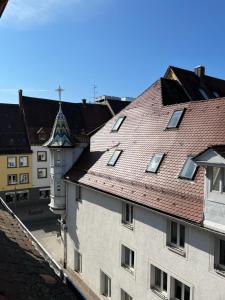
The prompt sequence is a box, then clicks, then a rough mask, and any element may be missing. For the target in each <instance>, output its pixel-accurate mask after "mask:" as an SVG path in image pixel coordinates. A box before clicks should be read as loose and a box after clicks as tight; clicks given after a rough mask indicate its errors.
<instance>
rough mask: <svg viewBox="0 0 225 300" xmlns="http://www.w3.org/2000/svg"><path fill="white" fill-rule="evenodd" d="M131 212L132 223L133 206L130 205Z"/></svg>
mask: <svg viewBox="0 0 225 300" xmlns="http://www.w3.org/2000/svg"><path fill="white" fill-rule="evenodd" d="M130 214H131V220H130V221H131V223H133V206H132V205H131V206H130Z"/></svg>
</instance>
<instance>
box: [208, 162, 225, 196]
mask: <svg viewBox="0 0 225 300" xmlns="http://www.w3.org/2000/svg"><path fill="white" fill-rule="evenodd" d="M208 173H209V180H210V192H217V193H218V194H219V193H220V194H221V193H224V192H225V168H219V167H209V169H208Z"/></svg>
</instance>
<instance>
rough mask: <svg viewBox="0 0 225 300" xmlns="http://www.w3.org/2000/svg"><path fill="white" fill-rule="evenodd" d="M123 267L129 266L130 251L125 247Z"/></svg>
mask: <svg viewBox="0 0 225 300" xmlns="http://www.w3.org/2000/svg"><path fill="white" fill-rule="evenodd" d="M124 251H125V265H126V266H129V265H130V251H129V249H128V248H127V247H125V250H124Z"/></svg>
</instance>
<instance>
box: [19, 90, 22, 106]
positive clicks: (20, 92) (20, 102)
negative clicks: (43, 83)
mask: <svg viewBox="0 0 225 300" xmlns="http://www.w3.org/2000/svg"><path fill="white" fill-rule="evenodd" d="M18 95H19V106H20V108H21V107H22V99H23V90H18Z"/></svg>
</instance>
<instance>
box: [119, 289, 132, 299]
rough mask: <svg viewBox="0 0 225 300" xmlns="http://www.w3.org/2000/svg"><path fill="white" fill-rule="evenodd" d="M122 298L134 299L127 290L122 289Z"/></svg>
mask: <svg viewBox="0 0 225 300" xmlns="http://www.w3.org/2000/svg"><path fill="white" fill-rule="evenodd" d="M121 300H133V298H132V297H131V296H130V295H129V294H128V293H127V292H125V291H124V290H123V289H121Z"/></svg>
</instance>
